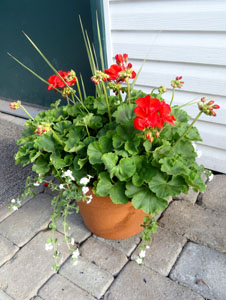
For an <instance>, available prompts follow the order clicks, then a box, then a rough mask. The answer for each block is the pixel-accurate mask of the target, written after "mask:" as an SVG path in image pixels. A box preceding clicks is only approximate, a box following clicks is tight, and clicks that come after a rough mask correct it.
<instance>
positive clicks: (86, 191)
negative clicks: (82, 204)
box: [82, 186, 89, 194]
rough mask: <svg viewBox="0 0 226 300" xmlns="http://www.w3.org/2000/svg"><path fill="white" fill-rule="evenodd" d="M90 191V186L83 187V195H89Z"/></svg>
mask: <svg viewBox="0 0 226 300" xmlns="http://www.w3.org/2000/svg"><path fill="white" fill-rule="evenodd" d="M88 191H89V188H88V186H83V187H82V193H83V194H86V193H88Z"/></svg>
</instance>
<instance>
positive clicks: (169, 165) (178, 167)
mask: <svg viewBox="0 0 226 300" xmlns="http://www.w3.org/2000/svg"><path fill="white" fill-rule="evenodd" d="M159 163H160V164H161V165H162V166H161V171H162V172H166V173H167V174H169V175H188V173H189V169H188V167H187V165H186V162H185V161H184V160H182V159H181V157H180V156H178V155H175V156H174V157H165V158H162V159H160V160H159Z"/></svg>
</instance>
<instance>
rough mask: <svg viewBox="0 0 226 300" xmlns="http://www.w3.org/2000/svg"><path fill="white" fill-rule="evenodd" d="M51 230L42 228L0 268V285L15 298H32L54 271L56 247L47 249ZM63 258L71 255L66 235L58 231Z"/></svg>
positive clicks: (57, 236)
mask: <svg viewBox="0 0 226 300" xmlns="http://www.w3.org/2000/svg"><path fill="white" fill-rule="evenodd" d="M50 236H51V235H50V232H41V233H39V234H38V235H37V236H36V237H35V238H34V239H32V240H31V241H30V243H28V244H27V245H26V246H24V247H23V248H22V249H21V250H20V251H19V252H18V253H17V254H16V255H15V256H14V258H13V259H12V260H10V261H9V262H7V263H6V264H4V265H3V266H2V267H1V268H0V288H1V289H3V290H4V291H5V292H6V293H7V294H8V295H10V296H11V297H13V298H14V299H15V300H29V299H30V298H31V297H33V296H34V295H36V294H37V291H38V289H39V288H40V287H41V286H42V285H43V284H44V283H45V282H46V281H47V280H48V279H49V278H50V277H51V275H52V274H54V271H53V269H52V265H53V263H54V259H53V251H49V252H47V251H46V250H45V242H46V240H47V239H48V238H49V237H50ZM56 238H57V239H58V243H59V244H60V245H59V250H60V252H61V253H62V262H63V261H65V259H66V258H67V257H68V256H69V254H70V253H69V252H68V249H67V247H66V245H65V243H64V241H63V236H62V235H61V234H60V233H56Z"/></svg>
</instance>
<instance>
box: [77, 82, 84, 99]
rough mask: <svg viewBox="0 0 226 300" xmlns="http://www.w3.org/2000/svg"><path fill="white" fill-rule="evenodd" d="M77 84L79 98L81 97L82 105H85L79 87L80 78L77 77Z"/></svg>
mask: <svg viewBox="0 0 226 300" xmlns="http://www.w3.org/2000/svg"><path fill="white" fill-rule="evenodd" d="M76 84H77V88H78V93H79V97H80V100H81V103H84V102H83V99H82V93H81V89H80V85H79V82H78V78H77V77H76Z"/></svg>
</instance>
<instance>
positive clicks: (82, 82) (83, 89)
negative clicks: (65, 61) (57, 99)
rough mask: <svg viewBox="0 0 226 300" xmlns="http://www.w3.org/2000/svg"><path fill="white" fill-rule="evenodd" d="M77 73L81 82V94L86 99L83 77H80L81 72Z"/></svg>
mask: <svg viewBox="0 0 226 300" xmlns="http://www.w3.org/2000/svg"><path fill="white" fill-rule="evenodd" d="M79 75H80V80H81V84H82V92H83V96H84V99H86V98H87V95H86V89H85V85H84V81H83V78H82V74H81V73H80V74H79Z"/></svg>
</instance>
